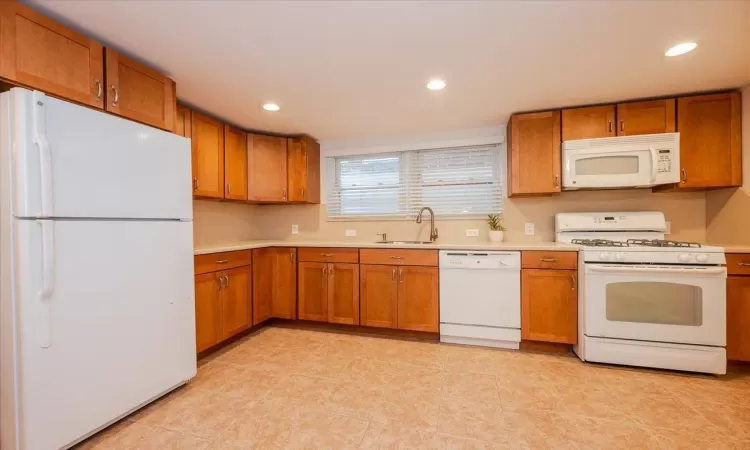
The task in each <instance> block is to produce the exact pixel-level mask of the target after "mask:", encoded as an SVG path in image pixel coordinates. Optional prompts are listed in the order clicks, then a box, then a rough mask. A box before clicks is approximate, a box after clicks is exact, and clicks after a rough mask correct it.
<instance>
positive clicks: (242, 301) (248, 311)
mask: <svg viewBox="0 0 750 450" xmlns="http://www.w3.org/2000/svg"><path fill="white" fill-rule="evenodd" d="M217 275H218V276H219V277H223V280H221V282H222V283H223V286H224V287H223V288H222V290H221V293H222V295H221V301H222V308H221V309H222V327H221V339H222V340H224V339H228V338H230V337H232V336H234V335H235V334H237V333H240V332H242V331H244V330H246V329H248V328H250V325H251V324H252V302H251V298H252V294H251V292H252V288H251V286H252V267H251V266H244V267H237V268H235V269H229V270H225V271H222V272H219V273H218V274H217Z"/></svg>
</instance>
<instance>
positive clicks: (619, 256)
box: [615, 252, 625, 261]
mask: <svg viewBox="0 0 750 450" xmlns="http://www.w3.org/2000/svg"><path fill="white" fill-rule="evenodd" d="M615 259H616V260H617V261H625V253H622V252H619V253H617V254H615Z"/></svg>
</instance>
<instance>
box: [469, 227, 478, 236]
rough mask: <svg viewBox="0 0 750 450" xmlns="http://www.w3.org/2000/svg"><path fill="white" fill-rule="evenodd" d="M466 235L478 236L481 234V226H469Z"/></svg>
mask: <svg viewBox="0 0 750 450" xmlns="http://www.w3.org/2000/svg"><path fill="white" fill-rule="evenodd" d="M466 236H468V237H477V236H479V228H467V229H466Z"/></svg>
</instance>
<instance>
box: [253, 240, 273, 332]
mask: <svg viewBox="0 0 750 450" xmlns="http://www.w3.org/2000/svg"><path fill="white" fill-rule="evenodd" d="M273 250H274V249H272V248H259V249H255V250H253V325H257V324H259V323H261V322H263V321H265V320H268V319H270V318H271V297H272V296H273V257H274V252H273Z"/></svg>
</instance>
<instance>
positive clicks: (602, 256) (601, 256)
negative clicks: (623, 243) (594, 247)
mask: <svg viewBox="0 0 750 450" xmlns="http://www.w3.org/2000/svg"><path fill="white" fill-rule="evenodd" d="M611 257H612V255H610V254H609V253H607V252H601V253H599V259H601V260H602V261H609V259H610V258H611Z"/></svg>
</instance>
